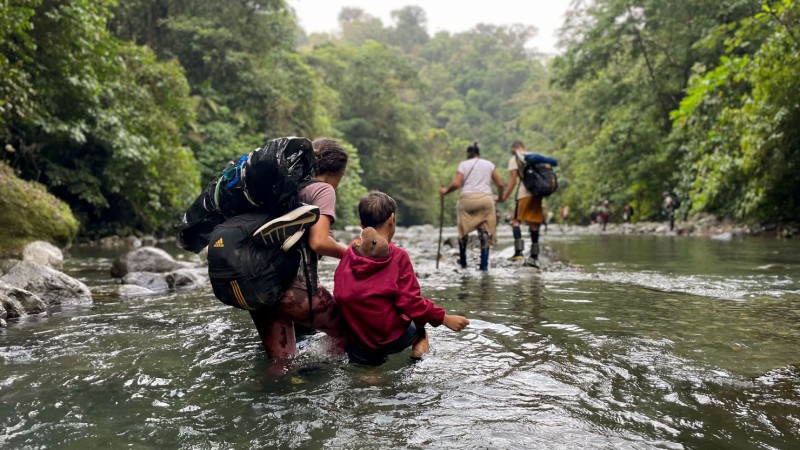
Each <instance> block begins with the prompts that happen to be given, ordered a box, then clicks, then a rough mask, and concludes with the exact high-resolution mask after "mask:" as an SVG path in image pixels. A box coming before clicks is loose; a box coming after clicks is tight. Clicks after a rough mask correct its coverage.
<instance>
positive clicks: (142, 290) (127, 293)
mask: <svg viewBox="0 0 800 450" xmlns="http://www.w3.org/2000/svg"><path fill="white" fill-rule="evenodd" d="M155 293H156V292H155V291H151V290H150V289H147V288H146V287H142V286H136V285H135V284H123V285H121V286H120V287H119V295H120V296H122V297H135V296H137V295H152V294H155Z"/></svg>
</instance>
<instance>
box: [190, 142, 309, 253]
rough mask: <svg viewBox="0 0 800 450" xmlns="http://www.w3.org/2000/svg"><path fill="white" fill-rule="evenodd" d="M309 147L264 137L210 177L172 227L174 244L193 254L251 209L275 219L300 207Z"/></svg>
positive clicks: (304, 143)
mask: <svg viewBox="0 0 800 450" xmlns="http://www.w3.org/2000/svg"><path fill="white" fill-rule="evenodd" d="M313 172H314V150H313V148H312V146H311V141H310V140H308V139H307V138H304V137H284V138H277V139H272V140H270V141H268V142H267V143H266V144H264V145H263V146H262V147H260V148H257V149H255V150H253V151H252V152H250V153H248V154H247V155H243V156H242V157H240V158H239V159H238V161H236V162H230V163H229V164H228V166H227V167H226V168H225V169H224V170H223V171H222V172H221V173H220V174H219V175H217V176H215V177H213V178H212V179H211V181H209V183H208V184H207V185H206V187H205V188H204V189H203V191H202V192H201V193H200V195H199V196H198V197H197V198H196V199H195V201H194V202H193V203H192V205H191V206H189V209H188V210H187V211H186V213H185V214H184V215H183V220H182V221H181V224H180V225H178V227H177V228H176V235H177V238H178V244H179V245H180V246H181V247H182V248H184V249H186V250H189V251H192V252H195V253H198V252H200V251H201V250H202V249H203V248H204V247H205V246H207V245H208V244H209V241H210V235H211V232H212V231H213V230H214V227H216V226H217V225H219V224H221V223H223V222H224V221H225V219H227V218H229V217H233V216H236V215H237V214H241V213H245V212H250V211H263V212H267V213H270V214H272V215H273V216H274V217H277V216H280V215H282V214H285V213H286V212H288V211H290V210H292V209H294V208H295V207H297V206H298V205H299V203H298V201H297V191H298V190H299V188H300V186H301V185H302V184H303V183H306V182H308V181H309V180H311V179H312V177H313Z"/></svg>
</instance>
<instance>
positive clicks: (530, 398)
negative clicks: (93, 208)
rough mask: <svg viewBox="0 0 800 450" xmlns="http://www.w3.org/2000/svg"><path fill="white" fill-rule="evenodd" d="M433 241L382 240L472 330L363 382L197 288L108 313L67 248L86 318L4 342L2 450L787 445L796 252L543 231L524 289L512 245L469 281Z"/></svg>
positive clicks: (796, 322)
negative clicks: (267, 341)
mask: <svg viewBox="0 0 800 450" xmlns="http://www.w3.org/2000/svg"><path fill="white" fill-rule="evenodd" d="M436 231H438V230H433V229H432V228H427V229H421V230H417V234H414V233H413V232H408V233H407V234H406V235H403V234H400V235H399V236H398V238H397V239H396V241H397V242H398V243H399V244H401V245H405V246H406V247H408V248H409V249H410V253H411V255H412V259H413V261H414V264H415V267H416V269H417V271H418V273H419V276H420V283H421V284H422V288H423V294H425V295H426V296H428V297H430V298H432V299H434V300H435V301H436V302H437V303H439V304H441V305H442V306H444V307H445V308H446V309H448V310H449V311H452V312H456V313H461V314H465V315H467V316H468V317H469V318H470V319H471V324H470V326H469V328H467V329H466V330H465V331H463V332H461V333H453V332H450V331H449V330H447V329H445V328H444V327H440V328H435V329H429V332H430V336H431V346H432V350H431V353H430V354H429V355H428V356H427V357H426V358H424V359H423V360H422V361H421V362H419V363H416V364H412V363H411V362H410V360H409V353H408V351H406V352H405V353H401V354H398V355H394V356H393V357H392V358H391V359H390V361H389V363H387V364H385V365H384V366H381V367H379V368H364V367H360V366H351V365H348V364H346V361H345V359H344V358H343V357H342V356H341V355H337V354H332V353H331V352H330V351H329V349H328V346H327V340H326V339H325V338H324V336H322V335H320V334H317V335H315V336H312V337H311V338H309V339H306V340H304V341H302V342H301V344H300V351H299V355H298V357H297V358H296V360H295V361H294V363H293V365H292V366H291V367H290V368H289V370H288V373H286V374H283V375H280V374H275V370H273V368H272V367H271V366H270V365H269V363H268V362H267V360H266V358H265V355H264V353H263V350H262V349H261V347H260V344H259V342H258V340H257V335H256V331H255V328H254V327H253V326H252V324H251V322H250V319H249V316H248V315H247V314H246V313H244V312H242V311H239V310H234V309H233V308H230V307H227V306H225V305H223V304H222V303H220V302H219V301H217V300H216V299H215V298H214V297H213V295H212V294H211V291H210V288H203V289H200V290H192V291H178V292H172V293H168V294H163V295H156V296H149V297H128V298H120V297H118V296H117V295H116V294H114V292H115V289H116V287H115V283H116V282H115V281H114V280H112V279H110V278H109V277H108V268H109V267H110V265H111V261H112V260H113V257H114V256H115V251H111V250H99V249H73V250H72V251H71V253H70V254H69V258H68V259H67V262H66V268H65V271H66V272H67V273H69V274H71V275H73V276H75V277H77V278H79V279H81V280H82V281H84V282H85V283H87V284H88V285H89V286H90V287H91V288H92V290H93V293H94V296H95V300H94V303H93V304H92V305H91V306H81V307H76V306H71V307H70V306H64V307H61V308H60V309H57V310H54V311H52V312H51V313H50V314H49V315H47V316H41V317H27V318H25V319H24V320H21V321H16V322H15V321H11V322H10V323H9V326H8V328H7V329H6V330H0V447H2V448H32V447H56V448H99V447H102V448H121V447H130V448H187V447H193V448H375V449H385V448H459V449H471V448H500V449H506V448H521V449H522V448H524V449H529V448H548V449H550V448H555V449H558V448H779V449H789V448H800V241H796V240H795V241H777V240H774V239H766V238H765V239H760V238H758V239H757V238H750V239H746V240H734V241H729V242H721V241H714V240H710V239H701V238H685V237H681V238H678V237H643V236H629V237H625V236H607V235H597V236H591V235H584V236H570V235H560V234H558V233H553V234H547V235H545V236H544V238H543V242H544V243H546V245H547V246H548V247H549V248H551V249H552V250H553V252H554V254H553V256H554V257H558V258H559V259H560V260H562V261H568V262H569V263H570V266H563V265H555V264H554V265H553V266H552V267H558V269H557V270H545V271H544V272H542V273H539V274H535V273H533V272H531V271H530V270H527V269H521V268H515V267H509V266H508V265H507V264H505V263H501V261H502V260H503V259H505V258H506V257H507V256H509V252H510V251H511V249H510V248H508V245H509V241H508V237H507V236H506V237H504V239H503V240H502V241H501V243H500V246H499V247H500V248H504V249H503V250H501V251H498V252H496V254H495V255H493V258H494V260H495V261H496V262H497V265H500V266H505V267H496V268H493V269H492V270H491V272H490V273H489V274H488V275H484V274H481V273H479V272H477V271H476V270H474V269H469V270H467V271H456V270H455V264H454V257H453V256H452V250H450V249H448V254H449V255H450V256H449V257H448V261H445V262H443V263H442V266H441V267H440V268H439V269H438V270H437V269H435V267H434V261H433V256H435V254H436V242H435V239H436V237H437V235H436ZM452 232H453V230H449V231H448V233H449V234H452ZM418 236H427V239H426V240H425V238H420V237H418ZM420 239H423V240H422V241H420ZM475 252H476V251H472V253H475ZM562 266H563V268H562ZM323 267H324V273H323V281H324V283H325V284H326V285H327V286H331V285H332V281H331V277H332V268H333V265H332V263H331V262H330V261H328V262H327V263H326V264H323Z"/></svg>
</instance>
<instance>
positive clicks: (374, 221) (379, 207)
mask: <svg viewBox="0 0 800 450" xmlns="http://www.w3.org/2000/svg"><path fill="white" fill-rule="evenodd" d="M396 211H397V203H396V202H395V201H394V199H393V198H392V197H389V196H388V195H386V194H384V193H383V192H380V191H372V192H370V193H369V194H367V195H366V196H364V197H363V198H362V199H361V201H360V202H358V218H359V219H361V226H363V227H373V228H375V227H379V226H381V225H383V223H384V222H386V221H387V220H389V217H390V216H391V215H392V214H394V213H395V212H396Z"/></svg>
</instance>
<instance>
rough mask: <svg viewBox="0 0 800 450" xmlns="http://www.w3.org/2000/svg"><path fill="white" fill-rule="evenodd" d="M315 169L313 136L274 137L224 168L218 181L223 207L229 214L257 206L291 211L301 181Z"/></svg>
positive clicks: (219, 201) (253, 208)
mask: <svg viewBox="0 0 800 450" xmlns="http://www.w3.org/2000/svg"><path fill="white" fill-rule="evenodd" d="M313 170H314V150H313V148H312V146H311V141H310V140H308V139H307V138H303V137H284V138H277V139H272V140H270V141H269V142H267V143H266V144H265V145H264V146H262V147H261V148H258V149H256V150H254V151H252V152H250V153H249V154H248V155H245V156H242V157H241V158H240V159H239V161H237V163H236V165H235V166H234V167H231V168H229V169H227V170H225V172H223V174H222V176H221V179H220V181H219V184H218V192H219V196H218V205H219V210H220V212H221V213H222V215H223V216H225V217H233V216H235V215H237V214H241V213H243V212H248V211H255V210H258V211H265V212H269V213H273V214H282V213H285V212H288V211H289V210H291V209H294V208H295V207H296V206H297V205H298V203H297V191H298V189H299V186H300V183H301V182H302V181H303V180H304V179H308V178H311V177H312V176H313Z"/></svg>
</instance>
